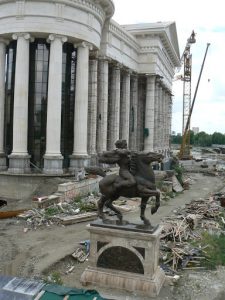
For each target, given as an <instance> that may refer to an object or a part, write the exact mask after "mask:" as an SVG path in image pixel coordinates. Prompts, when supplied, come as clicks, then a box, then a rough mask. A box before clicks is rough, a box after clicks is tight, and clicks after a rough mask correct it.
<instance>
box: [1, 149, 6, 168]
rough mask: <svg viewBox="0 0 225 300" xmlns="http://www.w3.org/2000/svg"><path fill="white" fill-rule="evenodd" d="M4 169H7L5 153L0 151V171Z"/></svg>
mask: <svg viewBox="0 0 225 300" xmlns="http://www.w3.org/2000/svg"><path fill="white" fill-rule="evenodd" d="M4 170H7V164H6V155H5V154H4V153H0V171H4Z"/></svg>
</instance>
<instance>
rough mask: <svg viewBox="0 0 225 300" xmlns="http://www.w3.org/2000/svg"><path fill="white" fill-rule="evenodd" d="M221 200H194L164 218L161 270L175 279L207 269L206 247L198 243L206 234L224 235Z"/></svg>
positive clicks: (216, 196) (213, 198) (214, 197)
mask: <svg viewBox="0 0 225 300" xmlns="http://www.w3.org/2000/svg"><path fill="white" fill-rule="evenodd" d="M220 196H221V195H220ZM219 199H220V198H219V196H218V195H216V194H215V195H213V196H211V197H210V198H209V199H200V200H193V201H191V202H190V203H189V204H187V205H186V206H185V208H184V209H178V210H177V211H176V212H175V214H174V215H172V216H169V217H166V218H164V220H163V223H162V225H163V230H162V233H161V246H160V252H161V267H162V268H163V270H164V271H165V273H166V274H167V275H170V276H174V275H175V274H177V271H179V270H181V269H192V270H200V269H204V267H203V266H202V261H203V260H205V259H206V257H205V251H204V247H201V246H197V245H199V243H195V242H197V241H198V242H199V241H201V238H202V232H204V231H208V232H211V233H215V234H220V233H224V224H225V220H224V218H223V212H224V210H223V208H222V207H221V205H220V203H219V201H218V200H219ZM221 224H222V225H221ZM195 244H196V246H194V245H195Z"/></svg>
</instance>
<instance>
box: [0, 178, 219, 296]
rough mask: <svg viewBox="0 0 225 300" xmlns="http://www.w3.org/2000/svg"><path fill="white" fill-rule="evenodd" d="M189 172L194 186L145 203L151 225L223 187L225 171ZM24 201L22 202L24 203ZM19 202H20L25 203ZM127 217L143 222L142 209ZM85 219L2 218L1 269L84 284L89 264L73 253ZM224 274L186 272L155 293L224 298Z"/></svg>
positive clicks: (84, 235)
mask: <svg viewBox="0 0 225 300" xmlns="http://www.w3.org/2000/svg"><path fill="white" fill-rule="evenodd" d="M190 178H191V179H192V180H191V182H192V184H191V186H190V189H189V190H185V191H184V192H183V193H182V194H180V195H177V196H176V197H175V198H173V199H171V200H170V201H169V202H165V203H163V205H162V206H161V207H160V209H159V211H158V212H157V214H155V215H154V216H151V214H150V209H149V208H148V209H147V211H146V214H147V216H149V218H150V219H151V222H152V224H153V225H155V224H158V223H160V220H161V219H162V218H163V217H164V216H167V215H170V214H171V213H172V211H173V210H176V209H177V207H182V206H184V205H185V203H188V202H190V201H191V200H194V199H195V200H197V199H199V198H205V197H207V196H209V195H210V194H212V193H214V192H218V191H220V190H221V189H224V187H225V181H224V177H221V176H205V175H203V174H200V173H191V174H190ZM26 201H28V202H27V206H28V207H30V203H29V201H30V200H26ZM25 204H26V203H24V202H23V203H22V205H25ZM9 207H13V208H14V209H16V208H17V203H16V202H15V201H14V200H11V203H9ZM19 207H20V208H21V203H20V204H19ZM137 208H138V205H137ZM124 218H125V219H126V220H128V221H132V222H136V223H140V220H139V209H137V210H135V211H133V212H130V213H126V214H125V217H124ZM87 224H88V223H79V224H75V225H69V226H62V225H53V226H49V227H41V228H37V229H36V230H28V231H26V230H24V228H26V224H25V221H23V220H19V219H17V218H13V219H4V220H0V235H1V239H0V253H1V256H0V273H1V274H5V275H14V276H23V277H29V278H31V277H35V278H45V279H46V278H47V277H48V276H51V275H52V274H57V276H58V278H60V280H61V281H62V282H63V284H65V285H67V286H71V287H76V288H81V287H82V286H81V284H80V281H79V280H80V276H81V274H82V272H83V271H84V269H85V267H86V266H87V265H88V261H86V262H85V263H77V262H75V261H73V259H71V254H72V253H73V252H74V250H75V249H76V248H77V247H78V246H79V242H80V241H82V240H85V239H89V234H88V231H87V230H86V225H87ZM71 266H75V268H74V270H73V271H72V272H71V273H69V274H66V273H67V271H68V270H69V269H70V267H71ZM224 278H225V269H224V268H219V269H218V270H217V271H210V272H208V271H207V272H191V273H190V272H182V273H181V279H180V280H179V281H178V282H177V283H176V284H175V285H172V286H171V285H167V286H164V287H163V289H162V290H161V292H160V295H159V296H158V297H157V298H156V299H157V300H163V299H165V300H166V299H167V300H173V299H174V300H178V299H179V300H182V299H185V300H186V299H187V300H198V299H199V300H203V299H204V300H205V299H206V300H208V299H214V300H220V299H221V300H222V299H225V288H224ZM90 288H95V289H97V290H98V291H99V292H100V293H101V294H102V295H103V296H107V297H109V298H111V299H121V300H122V299H124V300H125V299H127V300H131V299H132V300H133V299H137V300H138V299H143V300H144V299H145V298H144V297H138V296H137V295H132V294H128V293H127V292H118V291H112V290H107V289H102V288H98V287H93V286H90ZM146 299H147V298H146ZM148 299H149V298H148Z"/></svg>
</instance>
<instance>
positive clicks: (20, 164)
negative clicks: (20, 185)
mask: <svg viewBox="0 0 225 300" xmlns="http://www.w3.org/2000/svg"><path fill="white" fill-rule="evenodd" d="M8 157H9V168H8V172H9V173H14V174H24V173H30V155H16V154H10V155H9V156H8Z"/></svg>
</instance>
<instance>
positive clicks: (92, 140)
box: [88, 58, 98, 162]
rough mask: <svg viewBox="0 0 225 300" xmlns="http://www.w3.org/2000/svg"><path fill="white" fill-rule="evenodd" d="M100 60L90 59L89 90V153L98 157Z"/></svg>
mask: <svg viewBox="0 0 225 300" xmlns="http://www.w3.org/2000/svg"><path fill="white" fill-rule="evenodd" d="M97 75H98V60H97V59H96V58H92V59H90V62H89V90H88V153H89V154H90V155H91V156H92V157H93V159H92V161H93V162H94V160H95V159H94V158H95V157H96V134H97V81H98V76H97Z"/></svg>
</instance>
